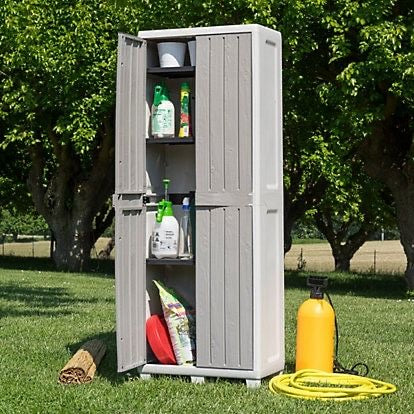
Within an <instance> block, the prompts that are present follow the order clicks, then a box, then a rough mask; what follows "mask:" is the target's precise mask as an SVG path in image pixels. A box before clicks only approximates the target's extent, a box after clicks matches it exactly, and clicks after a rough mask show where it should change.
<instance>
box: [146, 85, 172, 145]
mask: <svg viewBox="0 0 414 414" xmlns="http://www.w3.org/2000/svg"><path fill="white" fill-rule="evenodd" d="M174 120H175V115H174V105H173V103H172V102H171V101H170V100H169V99H168V92H167V88H166V87H165V86H163V85H156V86H155V89H154V103H153V104H152V108H151V133H152V136H153V137H154V138H167V137H168V138H170V137H173V136H174V131H175V127H174Z"/></svg>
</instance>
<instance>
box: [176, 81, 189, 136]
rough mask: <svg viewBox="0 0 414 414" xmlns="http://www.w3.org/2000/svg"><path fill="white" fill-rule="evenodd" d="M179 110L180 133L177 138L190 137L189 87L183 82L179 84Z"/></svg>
mask: <svg viewBox="0 0 414 414" xmlns="http://www.w3.org/2000/svg"><path fill="white" fill-rule="evenodd" d="M180 110H181V111H180V131H179V133H178V137H179V138H187V137H191V122H190V85H189V84H188V82H183V83H182V84H181V93H180Z"/></svg>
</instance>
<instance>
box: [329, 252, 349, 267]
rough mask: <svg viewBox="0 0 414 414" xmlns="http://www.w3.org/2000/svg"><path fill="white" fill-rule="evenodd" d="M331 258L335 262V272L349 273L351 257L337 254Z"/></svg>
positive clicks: (341, 253)
mask: <svg viewBox="0 0 414 414" xmlns="http://www.w3.org/2000/svg"><path fill="white" fill-rule="evenodd" d="M333 256H334V260H335V271H336V272H349V269H350V267H351V259H352V257H349V255H348V254H346V253H344V252H337V254H333Z"/></svg>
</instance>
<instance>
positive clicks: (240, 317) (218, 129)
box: [196, 33, 253, 370]
mask: <svg viewBox="0 0 414 414" xmlns="http://www.w3.org/2000/svg"><path fill="white" fill-rule="evenodd" d="M251 50H252V49H251V34H249V33H243V34H228V35H227V34H226V35H213V36H198V37H197V66H196V90H197V97H196V116H197V119H196V166H197V168H196V224H197V232H196V278H197V279H196V280H197V283H196V308H197V309H196V314H197V366H199V367H211V368H233V369H246V370H249V369H252V368H253V258H252V243H253V224H252V206H251V203H252V115H251V113H252V80H251V79H252V59H251Z"/></svg>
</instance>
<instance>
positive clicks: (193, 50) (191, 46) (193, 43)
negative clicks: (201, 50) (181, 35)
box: [187, 40, 197, 66]
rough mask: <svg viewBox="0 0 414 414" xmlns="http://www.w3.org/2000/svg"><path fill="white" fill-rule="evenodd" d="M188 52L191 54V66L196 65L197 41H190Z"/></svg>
mask: <svg viewBox="0 0 414 414" xmlns="http://www.w3.org/2000/svg"><path fill="white" fill-rule="evenodd" d="M187 44H188V52H189V54H190V63H191V66H195V65H196V56H197V55H196V41H195V40H190V41H189V42H188V43H187Z"/></svg>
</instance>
